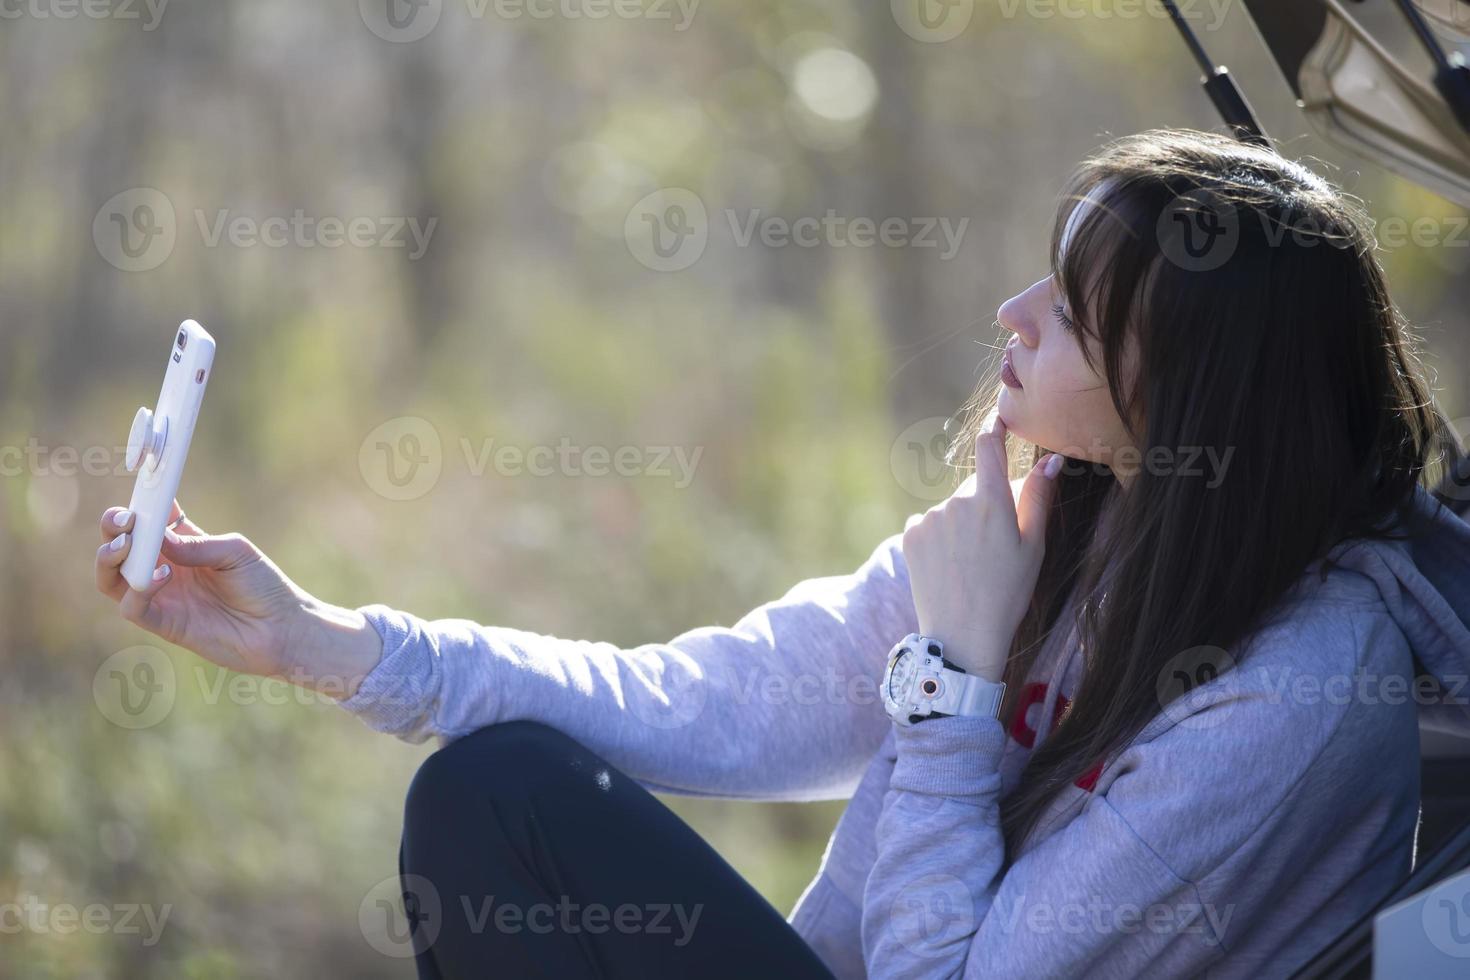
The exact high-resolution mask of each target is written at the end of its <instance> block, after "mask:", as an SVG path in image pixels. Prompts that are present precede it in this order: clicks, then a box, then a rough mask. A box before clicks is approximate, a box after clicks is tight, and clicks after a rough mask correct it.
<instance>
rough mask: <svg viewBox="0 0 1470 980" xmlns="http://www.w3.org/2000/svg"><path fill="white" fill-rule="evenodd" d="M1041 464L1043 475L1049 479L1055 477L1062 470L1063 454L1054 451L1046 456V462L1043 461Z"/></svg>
mask: <svg viewBox="0 0 1470 980" xmlns="http://www.w3.org/2000/svg"><path fill="white" fill-rule="evenodd" d="M1041 466H1042V470H1041V472H1042V475H1044V476H1045V477H1046V478H1047V479H1048V480H1051V479H1055V478H1056V475H1057V474H1058V473H1060V472H1061V471H1062V454H1061V453H1052V454H1051V455H1050V456H1048V457H1046V462H1044V463H1042V464H1041Z"/></svg>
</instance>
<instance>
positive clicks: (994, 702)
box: [883, 633, 1006, 725]
mask: <svg viewBox="0 0 1470 980" xmlns="http://www.w3.org/2000/svg"><path fill="white" fill-rule="evenodd" d="M1005 693H1006V686H1005V684H1003V683H998V682H996V681H988V680H986V679H985V678H983V677H977V676H976V675H974V674H967V673H965V671H964V668H962V667H960V666H959V665H957V664H954V663H951V662H950V661H948V660H945V659H944V644H942V643H940V642H939V641H938V640H936V639H934V638H933V637H930V636H920V635H919V634H918V633H910V634H909V635H908V636H906V637H904V638H903V639H901V640H899V641H898V643H897V644H895V645H894V647H893V650H892V651H891V652H890V653H889V654H888V667H887V669H886V670H885V671H884V672H883V707H884V708H885V709H886V710H887V711H888V717H890V718H892V719H893V720H894V722H896V723H897V724H900V725H912V724H914V723H915V722H917V721H923V720H924V719H925V718H934V717H949V716H951V715H965V716H968V717H980V718H998V717H1000V703H1001V699H1002V698H1004V697H1005Z"/></svg>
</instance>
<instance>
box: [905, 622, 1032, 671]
mask: <svg viewBox="0 0 1470 980" xmlns="http://www.w3.org/2000/svg"><path fill="white" fill-rule="evenodd" d="M919 632H920V633H921V634H923V635H924V636H932V637H933V638H934V639H936V640H938V641H939V642H940V643H942V644H944V659H945V660H947V661H949V662H950V663H952V664H954V665H955V666H957V667H959V668H960V669H961V670H963V671H964V672H965V673H967V674H972V675H974V676H976V677H981V678H984V679H985V680H987V681H993V682H995V683H997V684H999V683H1000V681H1001V678H1002V677H1003V676H1004V674H1005V665H1006V660H1007V659H1008V656H1009V652H1010V648H1009V644H1007V645H1005V646H1002V645H1001V644H1000V643H999V642H998V641H997V640H996V639H995V638H994V637H993V636H991V635H989V634H987V633H985V632H984V631H983V630H970V629H956V628H949V627H942V626H934V627H929V628H924V627H922V626H921V627H920V629H919Z"/></svg>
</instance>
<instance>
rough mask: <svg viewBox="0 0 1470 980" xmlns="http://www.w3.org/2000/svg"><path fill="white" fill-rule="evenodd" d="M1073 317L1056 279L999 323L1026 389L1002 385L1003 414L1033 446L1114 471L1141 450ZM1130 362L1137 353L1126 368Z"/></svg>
mask: <svg viewBox="0 0 1470 980" xmlns="http://www.w3.org/2000/svg"><path fill="white" fill-rule="evenodd" d="M1084 206H1085V205H1084ZM1079 210H1080V209H1079ZM1074 315H1075V314H1074V311H1073V308H1072V304H1071V302H1070V301H1069V300H1068V299H1067V297H1065V296H1063V295H1062V294H1061V291H1060V289H1058V287H1057V286H1056V283H1055V281H1054V279H1053V277H1051V276H1047V277H1046V278H1045V279H1042V280H1041V281H1040V282H1037V283H1034V284H1032V286H1031V287H1030V288H1029V289H1027V290H1025V291H1024V292H1022V293H1019V294H1017V295H1015V296H1012V297H1011V298H1010V299H1008V300H1006V301H1005V303H1003V304H1002V305H1001V307H1000V309H999V310H998V311H997V312H996V319H997V320H998V321H999V322H1000V324H1001V326H1003V327H1005V328H1006V329H1007V330H1010V331H1011V332H1012V333H1014V334H1015V336H1013V337H1011V338H1010V339H1009V341H1008V343H1007V345H1006V346H1007V350H1008V351H1009V353H1010V363H1011V370H1012V371H1013V372H1014V373H1015V376H1016V378H1017V379H1018V380H1019V381H1020V383H1021V387H1019V388H1015V387H1012V386H1010V385H1007V384H1005V383H1004V382H1002V384H1001V390H1000V400H999V404H998V409H999V414H1000V417H1001V419H1002V420H1003V421H1004V422H1005V424H1006V428H1007V429H1009V430H1010V431H1012V432H1014V433H1016V435H1018V436H1020V437H1021V438H1022V439H1025V440H1026V441H1027V442H1032V443H1035V444H1036V445H1038V446H1041V447H1042V448H1043V449H1050V450H1052V451H1053V452H1059V453H1062V454H1064V455H1066V456H1070V457H1072V458H1073V459H1085V460H1088V461H1090V462H1094V463H1104V464H1107V463H1109V462H1110V461H1111V459H1112V456H1113V454H1114V452H1116V451H1117V450H1118V449H1119V448H1121V447H1131V446H1133V444H1134V443H1133V440H1132V438H1131V437H1130V436H1129V435H1128V431H1127V429H1126V428H1125V427H1124V425H1123V420H1122V419H1121V418H1119V417H1118V412H1117V409H1115V408H1114V407H1113V399H1112V396H1111V395H1110V394H1109V393H1108V384H1107V379H1106V378H1104V377H1101V376H1099V375H1098V374H1096V373H1095V372H1094V371H1093V370H1092V368H1091V367H1089V366H1088V363H1087V359H1086V358H1084V357H1083V356H1082V345H1083V344H1084V343H1094V344H1095V343H1096V342H1095V341H1091V340H1089V338H1088V337H1087V336H1086V335H1085V334H1083V333H1082V332H1080V330H1077V331H1074V330H1073V329H1071V328H1070V327H1069V321H1070V320H1071V319H1072V318H1073V317H1074ZM1094 354H1095V356H1096V355H1098V354H1100V352H1099V351H1094ZM1131 355H1132V351H1131V345H1130V350H1129V358H1125V361H1128V360H1129V359H1131ZM1097 359H1098V360H1099V367H1100V366H1101V363H1100V357H1097ZM1126 366H1127V365H1126V364H1125V367H1126Z"/></svg>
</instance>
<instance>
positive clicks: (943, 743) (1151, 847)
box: [861, 609, 1417, 980]
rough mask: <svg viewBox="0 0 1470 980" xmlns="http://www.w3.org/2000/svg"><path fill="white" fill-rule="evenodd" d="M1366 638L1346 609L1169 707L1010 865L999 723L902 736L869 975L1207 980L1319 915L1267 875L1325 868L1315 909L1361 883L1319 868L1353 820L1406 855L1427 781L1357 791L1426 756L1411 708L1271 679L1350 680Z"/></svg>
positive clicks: (1378, 643) (934, 727)
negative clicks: (1239, 952) (1207, 973)
mask: <svg viewBox="0 0 1470 980" xmlns="http://www.w3.org/2000/svg"><path fill="white" fill-rule="evenodd" d="M1386 622H1387V621H1386V620H1384V619H1382V618H1381V617H1380V618H1379V619H1378V620H1377V621H1375V622H1374V623H1373V625H1372V626H1371V627H1365V628H1364V633H1363V636H1365V637H1368V638H1369V641H1370V644H1371V645H1372V646H1373V647H1375V648H1377V649H1379V650H1381V651H1384V653H1383V656H1384V657H1385V660H1384V663H1388V660H1389V659H1391V658H1393V657H1398V658H1400V660H1401V661H1403V663H1400V662H1398V661H1394V662H1393V663H1392V664H1391V665H1390V669H1393V670H1396V671H1398V672H1400V673H1401V672H1402V669H1403V667H1404V666H1405V664H1406V657H1407V654H1406V653H1405V652H1404V650H1403V647H1402V645H1401V644H1400V645H1399V646H1397V647H1395V646H1394V641H1393V632H1392V626H1391V624H1387V625H1385V623H1386ZM1366 645H1367V644H1364V643H1363V639H1362V638H1360V636H1359V632H1358V625H1357V623H1356V621H1355V620H1354V618H1353V617H1352V616H1351V615H1350V614H1345V613H1344V611H1343V610H1341V609H1340V610H1338V612H1337V620H1336V623H1335V624H1331V625H1319V626H1318V627H1314V628H1312V629H1310V630H1308V631H1306V632H1301V631H1298V630H1296V629H1295V628H1291V629H1288V630H1287V631H1285V632H1283V633H1280V634H1278V635H1277V638H1276V639H1275V640H1274V641H1273V645H1272V649H1271V650H1267V651H1266V652H1265V653H1264V654H1263V656H1262V659H1261V660H1260V661H1259V662H1257V661H1254V660H1253V661H1251V663H1252V664H1253V665H1254V666H1252V667H1251V668H1250V669H1246V668H1245V667H1241V668H1237V669H1236V670H1233V671H1230V672H1227V673H1225V674H1223V675H1222V676H1221V677H1220V678H1218V679H1217V680H1215V681H1212V682H1211V683H1209V684H1206V685H1202V686H1200V687H1198V688H1196V689H1195V691H1193V692H1191V694H1190V695H1189V696H1188V697H1186V698H1181V699H1179V700H1177V701H1175V702H1171V706H1170V707H1169V708H1166V709H1165V711H1164V712H1163V713H1162V714H1161V715H1160V716H1159V717H1158V718H1156V719H1155V720H1154V722H1151V723H1150V725H1149V726H1147V727H1146V728H1145V729H1144V731H1143V732H1142V733H1140V736H1139V738H1137V739H1135V740H1134V741H1133V742H1132V743H1131V744H1130V745H1129V746H1128V747H1127V748H1126V749H1125V750H1124V751H1123V752H1121V753H1120V754H1118V756H1117V757H1116V758H1115V759H1113V761H1112V762H1111V763H1110V764H1109V765H1108V766H1107V767H1105V768H1103V769H1102V772H1101V775H1100V776H1099V778H1098V779H1097V782H1096V783H1095V784H1094V790H1093V792H1091V793H1084V792H1083V791H1082V790H1079V789H1076V788H1072V787H1068V788H1067V789H1065V790H1064V791H1063V794H1062V800H1063V801H1065V802H1064V803H1062V804H1061V805H1060V808H1059V809H1054V810H1053V811H1052V812H1051V813H1050V814H1049V820H1048V823H1047V827H1046V828H1043V829H1049V828H1052V827H1056V828H1057V829H1055V831H1054V832H1052V833H1049V834H1047V833H1040V834H1038V835H1037V836H1036V838H1035V840H1036V842H1035V843H1033V844H1032V845H1030V846H1028V847H1026V848H1024V849H1023V850H1022V851H1021V853H1020V854H1019V856H1018V857H1017V858H1016V860H1015V861H1014V862H1013V864H1012V865H1011V866H1010V868H1009V869H1007V870H1005V871H1004V873H1002V868H1003V865H1004V858H1005V842H1004V840H1003V838H1002V834H1001V829H1000V808H999V795H1000V785H1001V779H1000V775H999V768H998V767H999V762H1000V756H1001V751H1002V749H1003V747H1004V744H1005V739H1006V735H1005V732H1004V730H1003V728H1002V725H1001V722H1000V721H998V720H996V719H990V718H965V717H954V718H949V717H946V718H935V719H929V720H926V721H922V722H919V723H917V724H915V725H913V726H911V727H904V726H897V725H896V726H895V729H896V731H895V740H894V750H895V752H896V762H895V765H894V769H893V774H892V778H891V782H890V789H889V790H888V792H887V793H886V794H885V796H884V800H883V806H882V811H881V814H880V816H879V819H878V825H877V831H876V833H877V846H878V856H877V860H876V862H875V864H874V865H873V868H872V870H871V872H870V873H869V877H868V879H867V882H866V884H865V886H864V893H863V908H862V924H861V936H862V945H863V955H864V959H865V963H866V966H867V972H868V975H869V976H872V977H883V978H885V980H886V978H891V977H997V976H1006V977H1055V976H1082V975H1090V976H1119V977H1121V976H1186V975H1188V976H1194V975H1196V974H1197V973H1199V972H1201V971H1203V970H1205V969H1206V968H1207V967H1208V966H1210V965H1211V964H1212V962H1214V961H1215V960H1217V959H1218V958H1220V957H1221V956H1222V955H1224V953H1225V951H1226V950H1227V949H1228V948H1229V943H1230V942H1231V937H1232V936H1235V935H1240V934H1242V933H1241V932H1240V930H1259V929H1264V928H1270V929H1273V930H1280V931H1282V932H1284V933H1285V934H1290V933H1291V932H1292V931H1293V930H1300V929H1301V928H1303V925H1304V923H1305V922H1306V921H1307V919H1308V918H1309V917H1310V916H1311V915H1312V914H1314V913H1316V912H1317V911H1319V907H1318V906H1316V905H1308V904H1304V903H1303V902H1302V901H1301V900H1299V899H1296V898H1294V897H1292V896H1288V895H1286V894H1285V888H1284V886H1283V885H1282V884H1281V883H1280V882H1279V881H1276V880H1275V879H1274V878H1273V877H1272V876H1269V875H1265V874H1263V873H1262V868H1263V867H1276V866H1283V867H1291V868H1295V869H1312V874H1313V875H1314V876H1319V877H1318V878H1317V880H1316V882H1315V886H1314V887H1315V889H1316V890H1315V892H1314V893H1313V896H1314V897H1313V898H1312V899H1311V901H1314V902H1315V901H1320V899H1319V898H1317V897H1315V896H1318V895H1329V896H1330V895H1334V894H1338V895H1343V894H1349V893H1351V892H1352V891H1353V889H1355V888H1358V887H1361V885H1362V882H1363V880H1364V877H1363V869H1362V867H1360V866H1352V867H1347V866H1343V867H1342V868H1341V872H1342V874H1343V875H1344V876H1345V877H1344V878H1343V879H1342V880H1334V879H1332V878H1330V877H1329V875H1331V874H1334V873H1336V871H1337V867H1336V866H1335V865H1334V864H1333V862H1332V861H1330V860H1327V861H1324V860H1323V859H1324V856H1325V855H1328V854H1329V853H1331V852H1332V850H1333V849H1334V848H1336V849H1338V851H1337V853H1338V854H1339V856H1341V854H1343V853H1348V852H1349V850H1350V848H1351V847H1353V846H1355V845H1354V844H1352V843H1351V841H1352V840H1357V838H1354V837H1352V835H1351V833H1349V830H1348V828H1354V827H1357V828H1358V830H1361V832H1362V834H1363V837H1362V840H1363V841H1365V842H1366V843H1364V844H1363V847H1364V853H1365V854H1366V853H1373V854H1379V855H1381V854H1382V853H1383V848H1384V847H1385V846H1386V845H1391V846H1393V847H1398V848H1400V849H1401V850H1402V852H1403V856H1404V857H1405V859H1407V856H1408V854H1409V853H1410V848H1411V846H1412V834H1413V823H1414V819H1415V813H1414V804H1415V801H1416V796H1415V794H1416V793H1417V784H1416V783H1412V779H1413V774H1412V773H1409V774H1408V775H1405V776H1404V777H1403V779H1402V780H1399V782H1401V783H1402V786H1399V787H1398V789H1399V790H1402V792H1400V793H1398V794H1397V795H1394V794H1395V790H1394V789H1393V787H1392V786H1390V780H1388V779H1387V778H1386V777H1375V778H1379V779H1381V782H1380V783H1379V784H1378V785H1375V786H1373V787H1372V791H1371V792H1365V787H1364V784H1363V780H1364V779H1365V778H1367V777H1366V776H1365V775H1364V774H1365V773H1368V774H1372V773H1385V772H1394V771H1396V770H1403V769H1405V767H1404V766H1403V765H1402V759H1403V758H1404V757H1413V756H1414V754H1415V753H1417V741H1416V739H1417V732H1416V729H1415V728H1414V719H1413V710H1412V707H1411V706H1410V707H1401V708H1395V707H1393V706H1391V705H1386V704H1382V703H1378V704H1374V703H1371V701H1365V700H1362V699H1352V698H1349V699H1346V701H1345V703H1335V702H1331V701H1323V700H1321V699H1317V700H1312V699H1307V698H1299V697H1293V696H1291V693H1290V691H1291V690H1292V688H1288V689H1287V694H1286V696H1282V695H1281V693H1280V692H1281V685H1280V684H1279V683H1277V681H1278V680H1279V678H1277V677H1276V676H1274V675H1273V674H1272V670H1273V667H1274V668H1276V669H1279V670H1285V671H1291V672H1295V673H1293V674H1291V678H1292V680H1293V682H1294V681H1295V678H1296V677H1297V676H1299V675H1300V674H1301V673H1305V674H1307V675H1310V676H1309V679H1311V680H1314V681H1320V680H1322V679H1323V675H1330V676H1331V677H1333V678H1336V677H1339V676H1340V677H1342V678H1347V677H1349V676H1351V674H1352V670H1353V664H1354V657H1355V654H1356V652H1357V651H1359V650H1362V649H1363V648H1364V647H1365V646H1366ZM1272 651H1274V652H1272ZM1308 658H1312V659H1308ZM1261 667H1264V668H1265V672H1264V673H1262V671H1261ZM1273 684H1274V685H1275V686H1274V687H1273ZM1395 779H1397V777H1395ZM1395 785H1397V784H1395ZM1390 801H1391V805H1390ZM1372 808H1378V809H1372ZM1072 814H1075V815H1072ZM1069 817H1070V819H1068V818H1069ZM1355 821H1361V822H1360V823H1355ZM1058 825H1060V826H1058ZM1353 832H1354V833H1355V832H1356V831H1353ZM1259 848H1269V849H1270V850H1268V851H1264V852H1262V851H1260V850H1258V849H1259ZM1262 853H1264V854H1266V855H1267V857H1266V858H1265V859H1262V856H1261V855H1262ZM1278 862H1279V864H1278ZM1398 870H1402V871H1404V872H1407V866H1405V867H1404V868H1402V869H1398ZM1298 873H1299V874H1300V873H1304V872H1298ZM1387 884H1389V885H1391V884H1392V882H1388V883H1387ZM1253 889H1275V891H1274V892H1271V891H1260V892H1257V891H1253ZM1356 914H1357V913H1353V915H1356ZM1349 921H1350V920H1349ZM1263 923H1265V924H1263ZM1231 925H1234V927H1235V929H1236V932H1229V931H1228V927H1230V926H1231ZM1244 934H1246V935H1250V934H1251V932H1249V931H1247V932H1246V933H1244Z"/></svg>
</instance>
